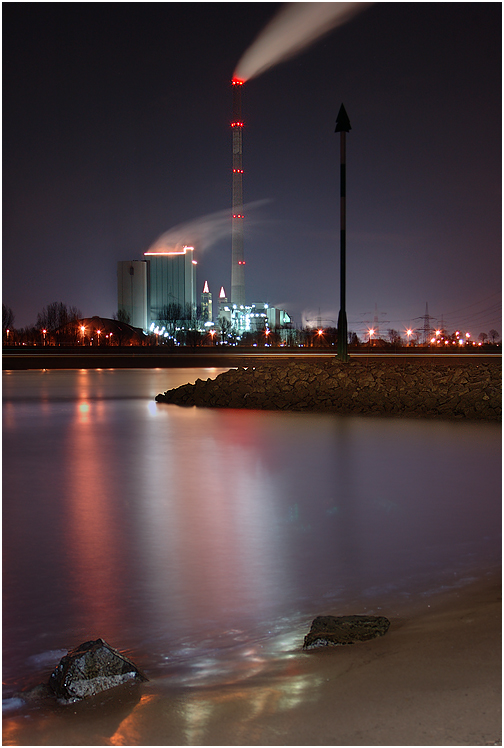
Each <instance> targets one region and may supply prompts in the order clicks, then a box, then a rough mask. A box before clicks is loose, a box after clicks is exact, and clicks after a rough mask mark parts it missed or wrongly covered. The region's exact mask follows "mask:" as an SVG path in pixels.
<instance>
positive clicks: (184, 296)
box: [117, 79, 291, 336]
mask: <svg viewBox="0 0 504 748" xmlns="http://www.w3.org/2000/svg"><path fill="white" fill-rule="evenodd" d="M242 86H243V81H240V80H237V79H234V80H233V81H232V91H233V120H232V122H231V129H232V165H233V172H232V211H231V215H230V221H231V301H228V298H227V296H226V292H225V291H224V287H221V290H220V293H219V301H218V312H217V314H216V318H215V319H214V311H213V307H212V294H211V292H210V289H209V286H208V282H207V281H205V283H204V286H203V291H202V292H201V295H200V299H199V301H200V304H201V313H200V314H199V315H197V314H196V310H197V295H196V265H197V263H196V260H195V259H194V247H190V246H182V247H174V248H165V247H159V246H158V245H154V247H153V248H151V249H149V250H148V251H147V252H145V253H144V258H145V259H144V260H134V261H131V262H119V263H118V270H117V277H118V308H119V310H122V311H123V312H124V313H125V314H127V315H128V317H129V320H130V322H131V324H132V325H133V326H134V327H140V328H141V329H142V330H144V331H147V330H150V331H154V332H156V334H159V333H161V332H162V334H163V335H168V331H167V329H166V324H167V320H168V319H172V318H173V313H172V312H173V308H174V306H178V307H180V308H181V309H182V310H183V314H182V315H181V317H180V319H182V320H189V319H190V320H191V321H192V322H191V325H192V324H193V322H194V320H196V319H197V318H198V319H197V325H198V327H199V328H200V329H201V330H204V329H208V327H210V326H212V325H218V324H219V320H220V319H225V320H227V321H228V322H229V326H230V329H231V331H232V333H233V334H235V335H238V336H240V335H242V334H244V333H248V332H260V331H262V330H279V329H282V328H286V327H288V326H289V325H290V323H291V319H290V317H289V315H288V314H287V312H286V311H284V310H283V309H277V308H275V307H272V306H270V305H269V304H266V303H264V302H256V303H254V304H246V303H245V259H244V251H243V227H244V208H243V163H242V157H243V143H242V137H243V121H242V110H241V90H242ZM169 307H170V308H171V309H169ZM168 326H169V325H168Z"/></svg>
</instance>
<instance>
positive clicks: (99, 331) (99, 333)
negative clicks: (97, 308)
mask: <svg viewBox="0 0 504 748" xmlns="http://www.w3.org/2000/svg"><path fill="white" fill-rule="evenodd" d="M96 334H97V335H98V345H100V335H101V330H97V331H96Z"/></svg>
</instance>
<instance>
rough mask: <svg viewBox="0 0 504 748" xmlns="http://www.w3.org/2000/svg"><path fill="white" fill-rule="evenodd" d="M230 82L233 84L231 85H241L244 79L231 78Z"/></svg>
mask: <svg viewBox="0 0 504 748" xmlns="http://www.w3.org/2000/svg"><path fill="white" fill-rule="evenodd" d="M231 83H232V84H233V86H243V84H244V83H245V81H244V80H241V78H233V80H232V81H231Z"/></svg>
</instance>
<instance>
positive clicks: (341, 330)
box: [334, 104, 352, 361]
mask: <svg viewBox="0 0 504 748" xmlns="http://www.w3.org/2000/svg"><path fill="white" fill-rule="evenodd" d="M351 129H352V128H351V126H350V120H349V119H348V114H347V113H346V110H345V107H344V106H343V104H342V105H341V106H340V110H339V112H338V116H337V118H336V129H335V131H334V132H339V134H340V311H339V314H338V355H337V358H338V359H339V360H340V361H348V352H347V339H348V325H347V315H346V133H347V132H350V130H351Z"/></svg>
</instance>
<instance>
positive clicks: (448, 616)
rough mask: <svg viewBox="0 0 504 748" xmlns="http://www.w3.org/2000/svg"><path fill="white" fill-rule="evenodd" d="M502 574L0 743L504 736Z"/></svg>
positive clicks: (40, 713) (63, 712)
mask: <svg viewBox="0 0 504 748" xmlns="http://www.w3.org/2000/svg"><path fill="white" fill-rule="evenodd" d="M500 596H501V578H500V572H498V571H496V570H492V571H486V572H482V577H481V578H479V579H477V580H475V581H472V582H470V583H468V584H466V585H464V586H463V587H459V588H457V589H453V588H452V589H450V590H447V591H443V592H438V593H436V594H433V595H429V596H421V595H419V596H418V597H417V598H416V600H415V601H409V602H408V603H403V604H402V605H399V606H396V610H395V613H394V614H389V615H387V610H388V608H387V607H386V606H383V610H382V612H383V614H384V615H387V617H389V618H390V620H391V626H390V629H389V631H388V633H387V634H386V635H385V636H383V637H380V638H378V639H374V640H372V641H370V642H364V643H361V644H355V645H352V646H347V647H328V648H325V647H324V648H320V649H315V650H311V651H308V652H306V651H305V652H303V651H301V650H299V651H297V650H296V651H292V650H291V651H289V652H288V653H287V654H286V655H285V656H282V657H280V658H278V659H277V660H274V661H273V662H270V663H265V665H266V666H265V667H260V665H259V666H258V670H257V672H256V674H254V675H251V676H250V677H248V678H242V679H240V680H236V679H235V680H234V681H233V682H229V683H220V684H217V685H210V686H206V687H201V686H200V687H190V688H175V689H174V687H173V685H170V681H169V679H164V680H160V679H155V680H153V681H150V682H149V683H146V684H144V685H143V686H139V687H137V688H136V689H129V690H127V691H124V690H123V691H122V692H119V691H118V692H117V693H116V694H112V693H111V692H108V693H107V694H106V695H105V694H104V695H102V696H101V697H96V698H95V699H92V700H88V701H86V702H82V703H80V704H77V705H72V706H70V707H65V708H61V707H55V706H43V707H42V708H38V709H35V708H33V709H31V710H30V711H29V717H28V718H27V717H26V714H25V713H23V714H19V713H17V714H16V713H13V714H12V715H11V716H9V715H8V714H7V715H6V716H5V718H4V745H43V744H45V745H110V744H113V745H500V744H501V742H500V741H501V631H502V629H501V599H500Z"/></svg>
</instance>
